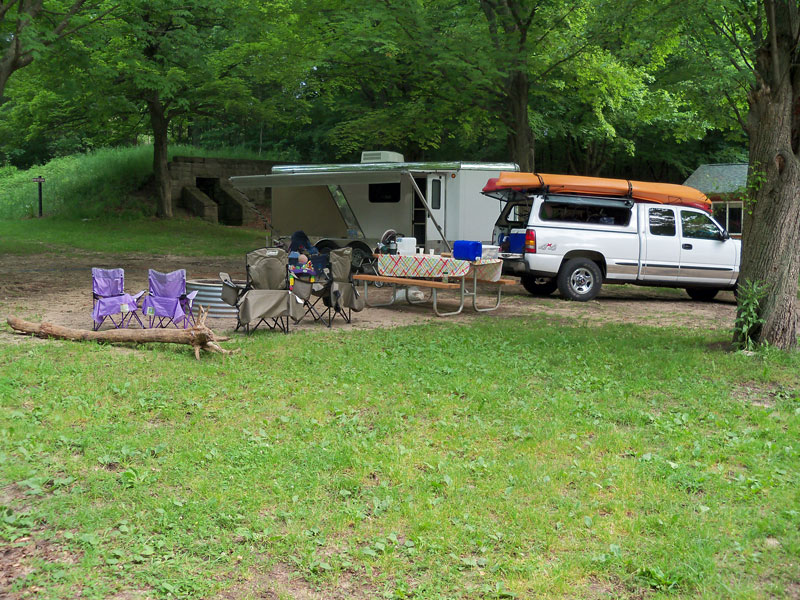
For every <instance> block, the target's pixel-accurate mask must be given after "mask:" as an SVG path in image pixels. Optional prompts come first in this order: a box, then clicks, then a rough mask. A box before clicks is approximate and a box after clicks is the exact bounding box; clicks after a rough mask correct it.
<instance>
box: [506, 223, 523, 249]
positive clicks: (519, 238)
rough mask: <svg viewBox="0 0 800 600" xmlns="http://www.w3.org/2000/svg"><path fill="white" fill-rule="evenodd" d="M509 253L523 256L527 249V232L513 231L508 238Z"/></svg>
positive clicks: (521, 230)
mask: <svg viewBox="0 0 800 600" xmlns="http://www.w3.org/2000/svg"><path fill="white" fill-rule="evenodd" d="M508 242H509V243H508V251H509V252H510V253H511V254H522V251H523V250H524V249H525V230H524V229H512V230H511V234H510V235H509V236H508Z"/></svg>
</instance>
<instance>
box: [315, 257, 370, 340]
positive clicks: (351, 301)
mask: <svg viewBox="0 0 800 600" xmlns="http://www.w3.org/2000/svg"><path fill="white" fill-rule="evenodd" d="M352 259H353V249H352V248H349V247H348V248H338V249H336V250H331V252H330V261H331V266H330V271H331V284H330V288H329V292H328V295H327V296H325V297H323V301H324V303H325V307H326V308H325V311H324V312H323V313H322V317H323V318H325V317H327V319H328V322H327V323H328V327H330V326H331V323H333V320H334V319H335V318H336V315H340V316H341V317H342V319H344V321H345V322H347V323H349V322H350V320H351V318H352V311H355V312H361V311H362V310H364V298H363V296H361V294H359V293H358V289H357V288H356V284H355V282H354V281H353V276H352V266H353V263H352Z"/></svg>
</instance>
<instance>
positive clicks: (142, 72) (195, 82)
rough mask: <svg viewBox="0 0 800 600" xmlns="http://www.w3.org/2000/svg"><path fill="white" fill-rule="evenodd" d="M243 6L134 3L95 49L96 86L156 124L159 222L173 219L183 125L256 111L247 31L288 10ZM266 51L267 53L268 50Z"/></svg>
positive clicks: (239, 1)
mask: <svg viewBox="0 0 800 600" xmlns="http://www.w3.org/2000/svg"><path fill="white" fill-rule="evenodd" d="M269 8H270V9H271V10H272V20H271V21H270V20H269V19H267V18H265V17H268V15H267V14H266V10H265V8H264V7H262V6H261V5H260V3H257V2H252V1H250V0H236V1H234V2H228V3H226V4H225V5H223V4H221V3H220V2H218V1H217V0H128V2H126V3H125V5H124V7H121V8H120V10H119V11H117V14H116V19H115V21H114V22H113V24H112V26H110V27H108V28H105V30H104V31H103V35H102V36H100V37H98V38H97V39H96V40H95V42H94V47H93V48H92V50H91V51H92V54H93V57H94V58H95V59H96V63H97V66H96V72H95V80H98V79H99V80H104V81H108V82H109V83H110V85H109V86H104V87H98V93H101V94H116V95H122V96H124V97H125V98H127V99H128V100H129V101H131V102H134V103H138V106H139V107H140V108H141V109H143V110H144V111H146V112H145V114H146V115H147V118H148V120H149V123H150V132H151V134H152V139H153V148H154V149H153V171H154V176H155V180H156V184H157V187H158V191H159V209H158V214H159V216H162V217H166V218H169V217H172V215H173V206H172V196H173V192H172V189H171V183H170V177H169V171H168V146H169V135H170V125H171V123H172V122H173V121H174V120H175V119H177V118H183V119H188V118H191V117H192V116H194V117H204V116H216V117H217V118H220V120H222V119H224V115H225V114H226V112H232V111H234V110H238V111H245V110H251V111H252V110H254V109H253V107H254V106H257V105H258V101H257V99H256V98H254V96H253V93H252V87H251V86H250V85H249V83H250V79H249V77H250V75H249V73H248V70H247V67H248V65H249V63H248V61H247V57H246V56H244V55H243V52H242V48H243V46H246V47H247V48H248V49H249V50H250V51H252V52H257V51H258V48H253V45H252V43H251V42H250V40H247V39H246V36H244V35H240V33H241V31H240V29H239V28H240V27H242V26H243V25H244V24H247V25H248V26H249V27H250V29H249V31H250V32H251V33H252V23H254V22H260V24H261V25H262V28H263V29H267V28H268V25H269V24H270V23H272V24H274V23H275V20H276V19H277V18H278V15H280V14H281V11H280V10H278V9H279V8H282V9H283V10H285V5H284V4H283V3H279V2H274V3H272V4H271V5H270V7H269ZM262 50H263V49H262Z"/></svg>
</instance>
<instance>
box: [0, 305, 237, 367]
mask: <svg viewBox="0 0 800 600" xmlns="http://www.w3.org/2000/svg"><path fill="white" fill-rule="evenodd" d="M207 314H208V313H207V312H203V314H201V315H200V319H198V323H197V325H196V326H194V327H192V328H191V329H108V330H104V331H87V330H85V329H71V328H69V327H61V326H60V325H54V324H53V323H47V322H44V323H31V322H30V321H23V320H22V319H18V318H17V317H8V319H7V321H8V324H9V325H10V326H11V328H12V329H13V330H14V332H15V333H21V334H29V335H35V336H37V337H40V338H44V339H47V338H57V339H62V340H72V341H85V340H93V341H97V342H129V343H135V344H144V343H147V342H163V343H170V344H188V345H190V346H192V347H193V348H194V352H195V357H196V358H198V359H199V358H200V350H206V351H208V352H218V353H220V354H230V353H231V351H230V350H223V349H222V348H220V346H219V345H218V344H217V342H222V341H225V340H227V339H228V338H225V337H222V338H217V337H216V336H215V335H214V332H213V331H211V330H210V329H209V328H208V327H206V325H205V320H206V316H207Z"/></svg>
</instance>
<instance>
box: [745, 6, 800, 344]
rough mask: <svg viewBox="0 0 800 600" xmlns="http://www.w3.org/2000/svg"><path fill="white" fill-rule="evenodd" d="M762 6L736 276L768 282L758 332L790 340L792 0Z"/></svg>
mask: <svg viewBox="0 0 800 600" xmlns="http://www.w3.org/2000/svg"><path fill="white" fill-rule="evenodd" d="M762 7H763V11H758V13H757V15H756V18H757V21H756V22H755V24H754V25H755V26H754V27H753V28H752V29H751V32H752V34H753V35H754V38H753V39H754V41H755V42H756V48H755V53H754V56H753V58H754V60H753V72H754V74H755V82H754V83H753V86H752V88H751V90H750V93H749V94H748V97H747V101H748V104H749V106H750V111H749V113H748V115H747V132H748V134H749V136H750V171H749V182H750V187H751V188H752V189H753V195H752V203H751V204H750V205H749V209H750V211H749V212H750V217H749V218H748V219H745V223H744V229H743V231H742V238H743V240H744V249H743V254H742V270H741V278H740V280H741V281H748V280H749V281H755V280H761V281H763V282H765V283H766V284H767V286H768V291H769V294H768V296H767V297H766V298H765V299H764V300H763V301H762V303H761V306H760V307H759V308H760V313H761V314H760V316H761V318H762V319H763V320H764V323H763V325H762V327H761V330H760V332H759V334H758V339H759V340H760V341H763V342H767V343H769V344H770V345H773V346H777V347H779V348H793V347H795V346H796V345H797V335H798V331H799V330H798V303H797V289H798V277H800V252H798V248H800V52H798V41H800V15H798V4H797V2H796V0H764V1H763V3H762ZM761 32H763V33H761ZM759 33H761V35H760V37H755V36H758V34H759Z"/></svg>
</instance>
